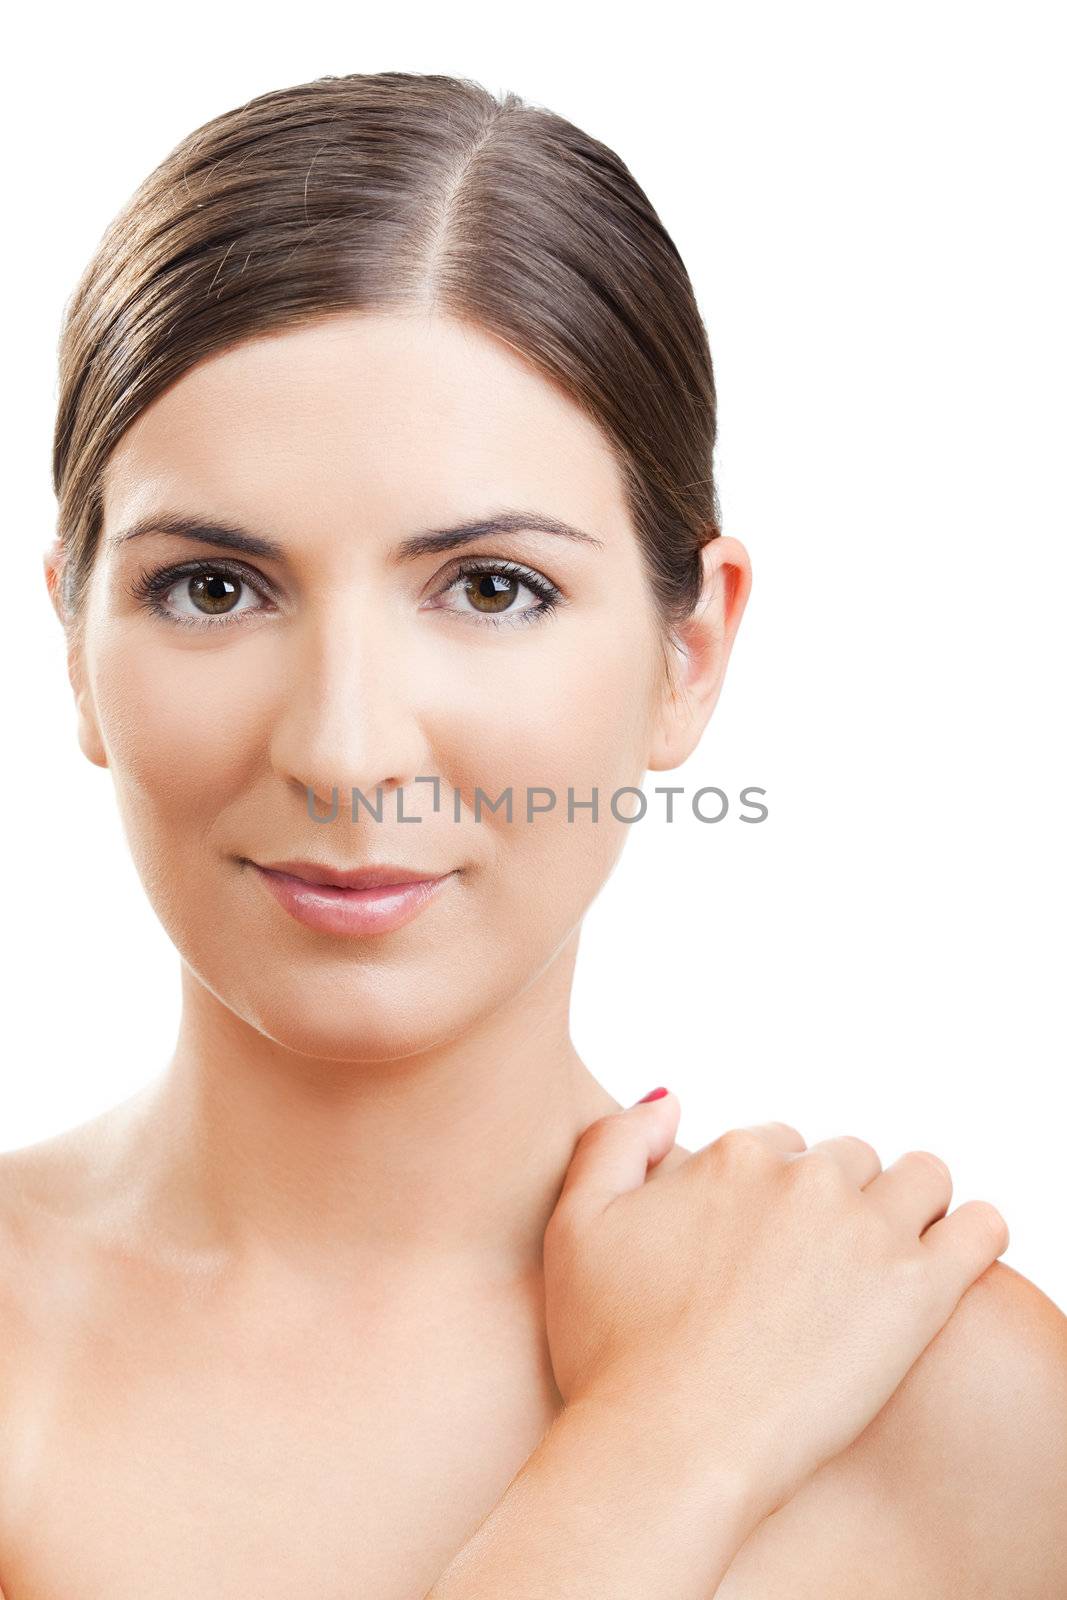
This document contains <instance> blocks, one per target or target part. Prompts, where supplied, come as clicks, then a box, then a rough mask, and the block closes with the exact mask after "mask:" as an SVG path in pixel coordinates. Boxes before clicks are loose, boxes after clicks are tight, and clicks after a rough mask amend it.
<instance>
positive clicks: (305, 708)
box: [271, 602, 434, 821]
mask: <svg viewBox="0 0 1067 1600" xmlns="http://www.w3.org/2000/svg"><path fill="white" fill-rule="evenodd" d="M372 613H373V608H372V607H371V606H370V605H360V604H358V603H356V604H353V603H351V602H350V603H348V604H346V605H344V606H340V605H335V606H332V607H330V608H328V610H324V611H322V612H320V613H318V614H316V615H314V616H312V615H311V614H310V613H309V614H308V615H307V616H306V617H305V618H303V619H302V620H301V623H300V624H299V626H297V627H296V628H295V629H294V631H293V633H292V634H291V635H290V637H289V639H288V640H287V655H286V660H285V663H284V670H285V683H284V689H283V695H284V698H283V705H282V710H281V712H280V714H279V715H278V717H277V719H276V721H275V723H274V726H273V729H272V734H271V759H272V764H273V766H274V770H275V771H276V772H278V773H279V774H280V775H281V776H282V778H283V779H284V780H285V782H286V783H287V784H289V785H290V786H291V787H292V788H293V789H294V790H295V791H299V794H300V799H301V804H302V806H305V807H306V806H308V804H309V803H312V804H313V805H314V808H315V812H316V814H317V815H328V814H329V813H330V812H331V811H332V810H333V809H334V807H335V805H337V806H339V808H340V812H341V813H344V812H345V811H346V810H347V809H348V808H349V807H350V805H351V799H352V790H353V789H359V790H360V791H361V792H362V793H363V794H364V795H365V796H366V797H367V803H368V804H369V805H371V806H374V807H375V808H377V805H378V801H379V798H381V800H382V802H383V807H382V819H383V821H384V820H385V819H386V818H389V817H390V816H391V811H390V809H389V807H388V806H387V805H386V804H385V802H386V800H387V799H388V796H389V794H390V792H391V791H394V790H396V789H399V788H401V787H405V788H406V787H407V786H409V785H410V784H411V782H412V780H413V779H414V778H415V777H418V776H420V775H425V774H427V773H430V772H432V771H433V770H434V768H433V766H432V765H431V764H430V763H431V762H432V752H431V749H430V746H429V743H428V740H427V739H426V736H425V734H424V731H423V725H422V719H421V717H420V714H419V707H418V703H417V700H418V696H417V680H418V672H417V666H416V663H415V660H414V655H415V649H414V641H411V640H410V639H407V638H406V636H405V635H404V634H403V630H402V629H398V628H397V627H396V626H395V622H391V621H390V619H388V618H385V617H384V616H382V615H381V613H380V612H379V614H378V615H377V616H375V615H374V614H372ZM423 670H424V671H425V668H424V669H423ZM379 786H380V787H381V791H382V793H381V796H380V797H379V794H378V789H379ZM335 790H336V791H337V793H336V794H335V792H334V791H335ZM309 791H310V795H309ZM404 810H405V813H406V814H407V815H412V814H414V810H415V805H414V801H413V799H409V797H408V795H407V794H406V793H405V796H404ZM358 814H359V815H360V816H363V815H368V814H369V813H366V812H365V811H364V809H363V805H362V802H360V810H359V813H358Z"/></svg>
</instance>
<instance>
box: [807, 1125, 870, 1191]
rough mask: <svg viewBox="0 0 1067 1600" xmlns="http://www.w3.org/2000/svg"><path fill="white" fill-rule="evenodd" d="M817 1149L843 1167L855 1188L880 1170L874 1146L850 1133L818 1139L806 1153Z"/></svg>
mask: <svg viewBox="0 0 1067 1600" xmlns="http://www.w3.org/2000/svg"><path fill="white" fill-rule="evenodd" d="M817 1151H819V1152H825V1154H826V1155H828V1156H832V1157H833V1159H834V1160H835V1161H836V1162H838V1163H839V1164H840V1165H841V1166H842V1167H844V1169H845V1172H846V1173H847V1174H848V1176H849V1177H850V1178H851V1179H852V1182H853V1183H854V1184H855V1185H856V1187H857V1189H862V1188H863V1187H864V1185H865V1184H868V1183H870V1181H871V1179H872V1178H874V1177H877V1175H878V1173H879V1172H881V1170H882V1163H881V1161H880V1160H879V1158H878V1152H877V1150H876V1149H875V1148H874V1146H873V1145H869V1144H868V1143H867V1142H866V1140H865V1139H856V1138H854V1137H853V1136H852V1135H851V1134H842V1135H841V1137H840V1138H838V1139H820V1140H819V1141H818V1142H817V1143H816V1144H813V1145H812V1146H811V1149H810V1150H809V1151H808V1152H807V1153H808V1155H814V1154H815V1153H816V1152H817ZM801 1160H803V1157H801Z"/></svg>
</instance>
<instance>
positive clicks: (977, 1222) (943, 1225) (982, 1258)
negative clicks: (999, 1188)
mask: <svg viewBox="0 0 1067 1600" xmlns="http://www.w3.org/2000/svg"><path fill="white" fill-rule="evenodd" d="M1008 1242H1009V1234H1008V1224H1007V1223H1006V1222H1005V1221H1004V1218H1003V1217H1002V1216H1001V1214H1000V1212H999V1211H998V1210H997V1208H996V1206H991V1205H990V1204H989V1202H988V1201H986V1200H966V1201H965V1202H964V1203H963V1205H961V1206H957V1207H956V1209H955V1211H953V1212H950V1214H949V1215H948V1216H947V1217H942V1218H941V1220H940V1222H934V1223H931V1225H930V1227H928V1228H927V1230H926V1232H925V1233H924V1234H923V1236H922V1238H921V1239H920V1240H919V1244H920V1246H921V1247H922V1248H923V1249H924V1250H928V1251H929V1252H930V1255H931V1256H932V1258H933V1260H934V1261H935V1262H936V1263H937V1265H938V1267H939V1268H940V1269H941V1270H942V1271H943V1274H944V1281H945V1287H946V1293H947V1294H948V1295H949V1297H950V1300H951V1303H952V1304H955V1303H956V1301H958V1300H959V1299H960V1297H961V1296H962V1295H963V1294H964V1293H965V1292H966V1291H967V1290H968V1289H969V1288H970V1286H971V1284H972V1283H973V1282H974V1281H975V1279H976V1278H979V1277H981V1275H982V1273H983V1272H984V1271H985V1270H986V1268H987V1267H991V1266H992V1265H993V1262H994V1261H995V1260H996V1259H997V1257H998V1256H1002V1255H1003V1254H1004V1252H1005V1250H1006V1249H1007V1248H1008Z"/></svg>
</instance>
